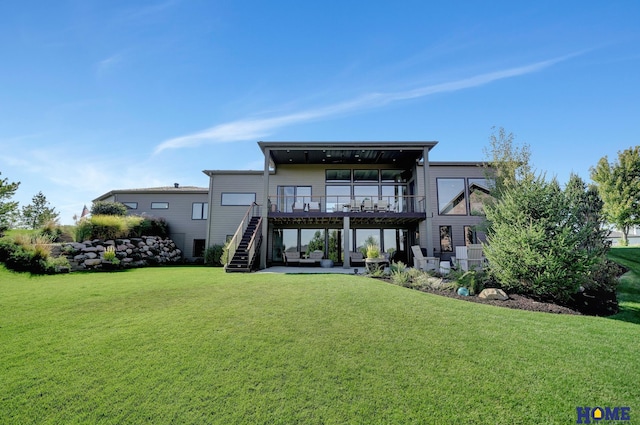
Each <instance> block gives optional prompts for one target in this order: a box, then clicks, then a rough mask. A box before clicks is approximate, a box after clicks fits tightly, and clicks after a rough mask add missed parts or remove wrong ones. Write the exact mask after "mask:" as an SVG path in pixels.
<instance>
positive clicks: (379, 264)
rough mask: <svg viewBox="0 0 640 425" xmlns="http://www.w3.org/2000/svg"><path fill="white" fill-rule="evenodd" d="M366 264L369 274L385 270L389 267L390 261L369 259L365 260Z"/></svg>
mask: <svg viewBox="0 0 640 425" xmlns="http://www.w3.org/2000/svg"><path fill="white" fill-rule="evenodd" d="M364 264H365V266H366V268H367V271H368V272H375V271H376V270H380V269H384V268H385V266H388V265H389V261H388V260H385V259H384V258H367V259H365V260H364Z"/></svg>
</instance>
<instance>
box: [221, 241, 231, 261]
mask: <svg viewBox="0 0 640 425" xmlns="http://www.w3.org/2000/svg"><path fill="white" fill-rule="evenodd" d="M228 262H229V242H227V243H225V244H224V247H223V248H222V256H221V257H220V263H221V264H222V265H223V266H224V265H225V264H227V263H228Z"/></svg>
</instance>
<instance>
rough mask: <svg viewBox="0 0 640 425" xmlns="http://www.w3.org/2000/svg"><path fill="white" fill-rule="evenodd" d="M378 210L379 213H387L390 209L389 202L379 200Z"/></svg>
mask: <svg viewBox="0 0 640 425" xmlns="http://www.w3.org/2000/svg"><path fill="white" fill-rule="evenodd" d="M376 209H377V210H378V211H387V210H388V209H389V201H387V200H386V199H378V203H377V204H376Z"/></svg>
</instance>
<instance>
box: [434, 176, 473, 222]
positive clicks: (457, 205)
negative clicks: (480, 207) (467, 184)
mask: <svg viewBox="0 0 640 425" xmlns="http://www.w3.org/2000/svg"><path fill="white" fill-rule="evenodd" d="M437 188H438V213H439V214H440V215H466V214H467V201H466V196H465V188H464V179H438V180H437Z"/></svg>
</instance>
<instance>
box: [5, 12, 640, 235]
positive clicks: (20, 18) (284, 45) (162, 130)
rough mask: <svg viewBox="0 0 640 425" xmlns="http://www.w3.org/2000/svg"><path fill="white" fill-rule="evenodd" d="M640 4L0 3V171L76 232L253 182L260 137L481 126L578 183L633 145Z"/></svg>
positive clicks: (341, 136)
mask: <svg viewBox="0 0 640 425" xmlns="http://www.w3.org/2000/svg"><path fill="white" fill-rule="evenodd" d="M639 23H640V2H638V1H635V0H626V1H625V0H621V1H614V2H604V1H603V2H585V1H561V2H558V1H537V2H514V1H492V2H476V1H468V2H464V1H452V2H426V1H423V0H419V1H402V0H399V1H395V2H390V1H372V0H370V1H344V0H343V1H332V0H325V1H317V2H314V1H310V2H301V1H280V0H272V1H268V2H267V1H237V0H236V1H226V0H225V1H216V0H167V1H165V0H154V1H134V0H127V1H117V0H104V1H92V0H73V1H68V0H61V1H59V2H50V1H37V0H34V1H13V0H9V1H5V2H2V3H0V57H1V58H2V62H1V65H0V172H2V176H1V178H5V177H6V178H8V179H9V180H10V181H20V182H21V185H20V188H19V190H18V192H17V195H16V197H15V199H16V200H18V201H20V203H21V205H26V204H28V203H29V202H30V201H31V198H32V197H33V195H35V194H36V193H38V191H42V192H43V193H44V194H45V196H46V197H47V199H48V200H49V201H50V202H51V205H52V206H54V207H55V208H56V210H57V211H59V212H60V213H61V222H62V223H65V224H68V223H72V221H73V220H72V217H73V215H74V214H80V212H81V210H82V206H83V205H84V204H87V205H88V206H89V205H90V204H91V200H92V199H94V198H96V197H98V196H99V195H101V194H103V193H105V192H107V191H109V190H112V189H126V188H134V187H152V186H166V185H172V184H173V183H174V182H179V183H180V184H182V185H196V186H207V185H208V181H207V178H206V176H205V175H204V174H202V170H204V169H261V168H262V164H263V162H262V158H261V152H260V150H259V148H258V146H257V144H256V142H257V141H259V140H273V141H286V140H294V141H295V140H301V141H323V140H327V141H341V140H344V141H357V140H372V141H373V140H375V141H378V140H428V141H433V140H436V141H438V142H439V145H438V146H437V147H436V148H435V149H434V150H433V151H432V154H431V160H435V161H451V160H464V161H474V160H483V159H485V157H484V153H483V148H485V147H486V146H487V144H488V138H489V136H490V134H491V131H492V130H491V128H492V127H493V126H497V127H504V128H505V129H506V130H507V131H510V132H513V133H514V134H515V135H516V140H517V141H518V142H520V143H528V144H529V145H530V146H531V150H532V152H533V158H532V162H533V165H534V167H535V168H536V169H537V170H540V171H545V172H546V173H547V175H548V176H557V178H558V179H559V180H560V182H564V181H566V180H567V178H568V176H569V174H570V173H571V172H575V173H577V174H579V175H580V176H582V177H583V178H584V179H585V180H588V179H589V167H591V166H593V165H595V164H596V163H597V161H598V159H600V158H601V157H602V156H605V155H608V156H609V158H610V159H614V158H615V156H616V154H617V152H618V151H620V150H623V149H626V148H628V147H630V146H635V145H637V144H638V143H639V141H640V24H639Z"/></svg>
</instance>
